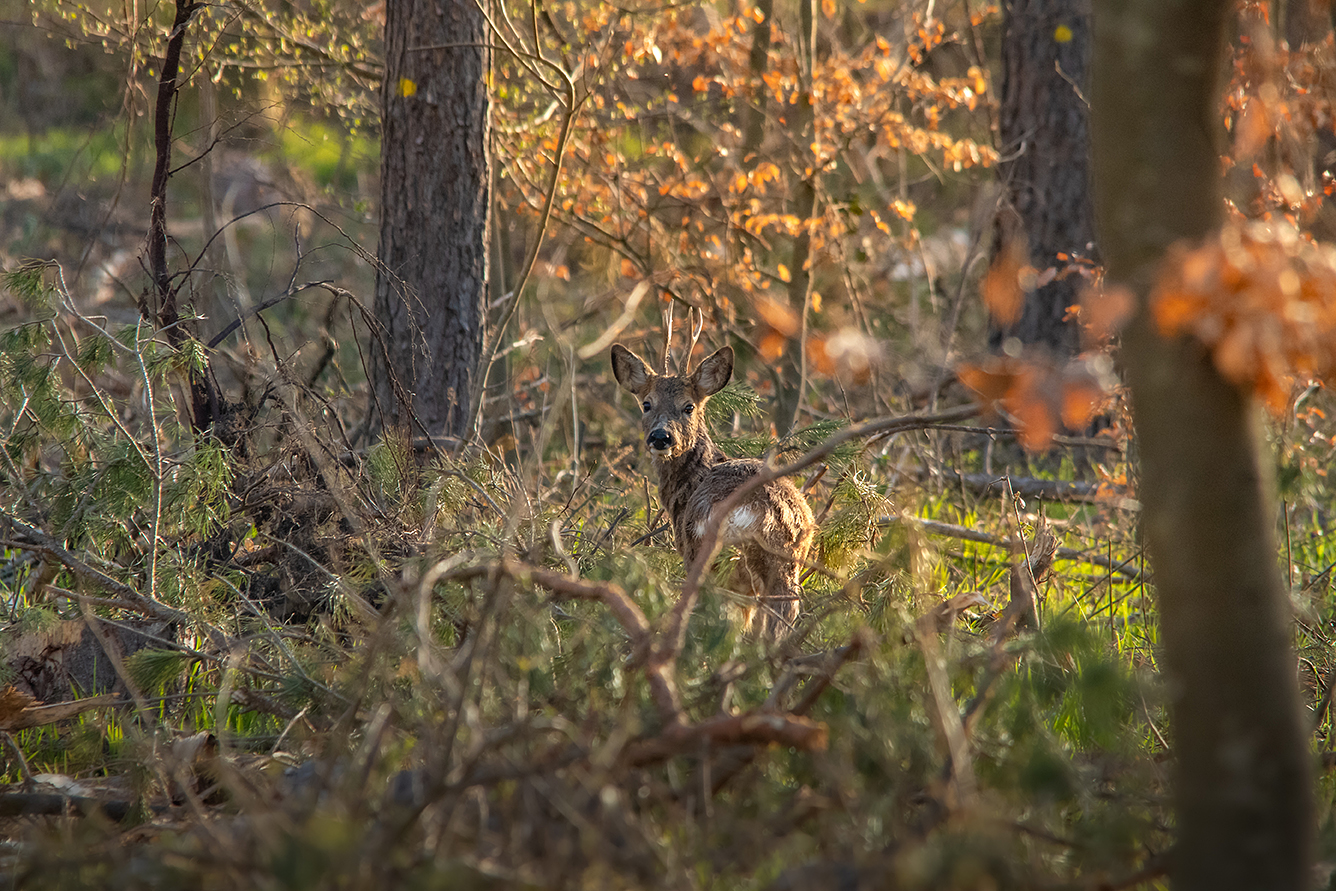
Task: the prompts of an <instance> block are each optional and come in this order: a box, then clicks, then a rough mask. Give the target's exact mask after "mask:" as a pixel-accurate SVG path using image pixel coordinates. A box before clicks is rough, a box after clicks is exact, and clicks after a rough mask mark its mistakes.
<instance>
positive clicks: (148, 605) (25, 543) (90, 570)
mask: <svg viewBox="0 0 1336 891" xmlns="http://www.w3.org/2000/svg"><path fill="white" fill-rule="evenodd" d="M0 522H4V523H6V524H8V525H9V528H10V529H12V530H14V532H15V534H16V535H17V536H18V537H17V539H15V540H14V541H13V542H12V545H13V546H14V547H19V548H23V549H25V550H29V551H40V552H41V553H43V554H46V555H47V556H48V557H52V558H54V559H55V560H56V561H58V562H59V563H60V564H61V565H62V566H64V567H65V568H66V569H68V570H69V571H70V572H72V573H74V574H75V575H77V576H79V577H80V578H83V579H87V580H88V581H91V582H94V583H96V584H97V585H100V586H101V587H103V588H105V589H107V590H108V591H110V592H111V593H112V594H114V595H115V596H116V598H117V600H119V601H121V603H122V604H123V605H124V608H125V609H130V610H134V611H135V612H138V613H142V614H143V615H146V616H150V617H152V618H155V619H164V620H166V621H168V622H175V623H179V624H182V625H189V624H191V623H192V620H191V618H190V615H189V614H188V613H184V612H182V611H181V610H178V609H173V608H172V607H170V606H167V605H166V604H164V603H162V602H160V601H158V600H155V599H153V598H151V597H145V596H144V595H143V594H140V593H139V592H138V591H136V590H135V589H134V588H132V587H130V586H129V585H127V584H125V583H124V582H120V581H117V580H116V579H114V578H112V577H111V576H109V575H107V574H106V573H105V572H102V571H101V570H100V569H95V568H94V567H92V566H89V565H88V564H87V563H85V562H84V561H83V560H82V559H80V558H79V557H77V556H75V555H74V554H73V553H71V552H70V551H67V550H66V549H65V548H64V547H62V546H61V545H60V543H59V542H57V541H56V540H55V539H54V538H52V537H51V536H49V535H47V534H46V533H45V532H43V531H42V530H40V529H38V528H37V527H36V526H30V525H28V524H27V523H25V522H23V521H22V520H20V519H19V518H18V517H15V516H13V515H12V514H10V513H8V512H6V511H4V510H0ZM118 605H119V604H118Z"/></svg>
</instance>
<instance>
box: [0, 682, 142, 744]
mask: <svg viewBox="0 0 1336 891" xmlns="http://www.w3.org/2000/svg"><path fill="white" fill-rule="evenodd" d="M121 704H122V701H121V698H120V696H118V695H116V694H114V693H109V694H107V695H105V696H90V697H88V698H87V699H76V700H74V701H73V702H57V703H53V704H52V705H42V704H41V703H40V702H38V701H37V700H36V699H35V698H34V697H32V696H30V695H29V694H27V693H24V692H23V691H22V690H19V689H18V688H17V687H13V686H10V687H6V688H5V689H4V690H3V691H0V731H3V732H5V733H12V732H14V731H15V730H27V729H28V728H30V727H41V726H43V725H44V724H54V723H55V722H57V721H63V720H65V719H66V718H73V717H74V716H75V715H78V714H82V713H83V712H86V711H88V710H89V709H93V708H99V707H101V706H104V705H121Z"/></svg>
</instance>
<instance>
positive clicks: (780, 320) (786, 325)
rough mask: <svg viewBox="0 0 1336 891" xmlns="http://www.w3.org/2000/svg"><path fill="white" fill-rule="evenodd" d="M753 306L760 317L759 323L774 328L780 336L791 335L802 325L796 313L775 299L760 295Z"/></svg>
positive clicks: (786, 336)
mask: <svg viewBox="0 0 1336 891" xmlns="http://www.w3.org/2000/svg"><path fill="white" fill-rule="evenodd" d="M755 307H756V315H757V316H758V317H759V318H760V321H761V323H762V324H763V325H765V326H766V327H768V328H772V329H774V331H775V332H776V333H778V334H779V335H780V337H784V338H788V337H792V336H793V335H795V334H797V333H798V330H799V329H800V328H801V327H802V322H801V321H800V320H799V319H798V315H797V313H795V312H794V311H793V310H791V309H789V307H788V306H787V305H785V304H783V303H780V302H779V301H777V300H772V299H770V298H769V297H760V298H757V300H756V303H755Z"/></svg>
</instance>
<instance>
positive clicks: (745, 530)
mask: <svg viewBox="0 0 1336 891" xmlns="http://www.w3.org/2000/svg"><path fill="white" fill-rule="evenodd" d="M760 520H761V512H760V511H759V510H757V509H756V506H755V505H751V504H744V505H742V506H741V507H735V508H733V513H731V514H729V515H728V521H727V522H726V523H725V524H724V534H725V536H726V537H732V536H746V535H749V534H750V533H751V532H752V531H753V530H755V529H756V524H757V523H759V522H760Z"/></svg>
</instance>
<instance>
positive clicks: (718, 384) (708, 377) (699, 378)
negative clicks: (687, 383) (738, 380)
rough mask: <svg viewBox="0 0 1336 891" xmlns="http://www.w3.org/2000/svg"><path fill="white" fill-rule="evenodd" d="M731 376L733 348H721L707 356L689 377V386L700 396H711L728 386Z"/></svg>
mask: <svg viewBox="0 0 1336 891" xmlns="http://www.w3.org/2000/svg"><path fill="white" fill-rule="evenodd" d="M732 376H733V348H732V347H728V346H726V347H723V348H721V349H719V350H717V351H716V352H714V353H711V354H710V355H709V356H707V357H706V358H705V359H704V360H703V361H702V362H701V363H700V365H699V366H697V368H696V373H695V374H693V375H692V376H691V385H692V386H693V387H695V389H696V393H697V394H698V395H699V396H701V397H704V396H713V395H714V394H715V393H718V392H719V391H720V390H722V389H723V388H724V387H726V386H728V381H729V378H731V377H732Z"/></svg>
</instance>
